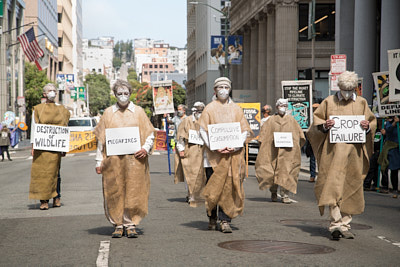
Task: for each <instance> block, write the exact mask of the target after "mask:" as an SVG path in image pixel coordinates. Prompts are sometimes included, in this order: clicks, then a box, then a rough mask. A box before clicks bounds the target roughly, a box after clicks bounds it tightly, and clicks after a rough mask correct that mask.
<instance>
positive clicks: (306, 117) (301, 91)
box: [282, 80, 312, 129]
mask: <svg viewBox="0 0 400 267" xmlns="http://www.w3.org/2000/svg"><path fill="white" fill-rule="evenodd" d="M282 97H283V98H286V99H288V101H289V106H288V109H289V113H291V115H292V116H293V117H294V118H295V119H296V121H297V122H298V123H299V125H300V127H301V129H308V128H309V127H310V126H311V124H312V81H311V80H305V81H282Z"/></svg>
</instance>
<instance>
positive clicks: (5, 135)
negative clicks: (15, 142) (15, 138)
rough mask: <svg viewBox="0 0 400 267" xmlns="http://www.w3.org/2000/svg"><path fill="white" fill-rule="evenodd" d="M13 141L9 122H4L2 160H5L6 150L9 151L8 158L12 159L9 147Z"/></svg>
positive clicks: (1, 137)
mask: <svg viewBox="0 0 400 267" xmlns="http://www.w3.org/2000/svg"><path fill="white" fill-rule="evenodd" d="M10 143H11V133H10V130H9V129H8V128H7V124H5V123H3V128H1V131H0V150H1V161H4V152H6V153H7V158H8V160H9V161H12V159H11V157H10V152H8V147H9V146H10Z"/></svg>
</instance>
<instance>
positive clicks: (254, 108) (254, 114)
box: [236, 103, 261, 138]
mask: <svg viewBox="0 0 400 267" xmlns="http://www.w3.org/2000/svg"><path fill="white" fill-rule="evenodd" d="M236 104H238V106H239V107H241V108H242V109H243V113H244V117H245V118H246V120H247V122H248V123H249V125H250V128H251V130H252V131H253V133H254V137H255V138H258V135H259V134H260V120H261V114H260V103H236Z"/></svg>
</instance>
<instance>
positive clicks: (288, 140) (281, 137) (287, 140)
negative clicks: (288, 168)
mask: <svg viewBox="0 0 400 267" xmlns="http://www.w3.org/2000/svg"><path fill="white" fill-rule="evenodd" d="M274 145H275V147H293V135H292V133H291V132H274Z"/></svg>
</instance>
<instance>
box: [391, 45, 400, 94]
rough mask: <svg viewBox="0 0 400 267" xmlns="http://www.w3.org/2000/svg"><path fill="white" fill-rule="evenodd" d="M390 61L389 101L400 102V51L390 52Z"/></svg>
mask: <svg viewBox="0 0 400 267" xmlns="http://www.w3.org/2000/svg"><path fill="white" fill-rule="evenodd" d="M388 61H389V75H390V83H389V101H390V102H399V101H400V49H397V50H388Z"/></svg>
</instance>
